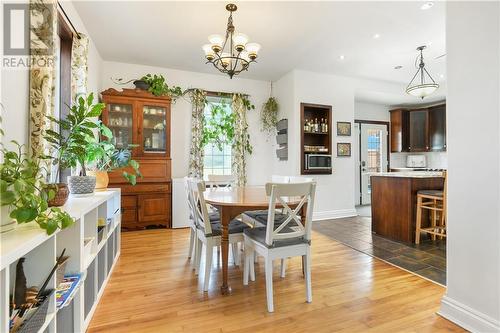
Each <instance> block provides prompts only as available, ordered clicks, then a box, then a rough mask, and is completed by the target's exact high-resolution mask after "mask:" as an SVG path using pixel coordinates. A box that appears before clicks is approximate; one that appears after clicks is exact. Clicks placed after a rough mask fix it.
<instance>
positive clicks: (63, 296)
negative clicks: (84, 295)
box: [56, 274, 84, 309]
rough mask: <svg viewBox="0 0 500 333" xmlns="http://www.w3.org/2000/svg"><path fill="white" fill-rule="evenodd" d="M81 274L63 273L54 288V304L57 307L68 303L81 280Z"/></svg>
mask: <svg viewBox="0 0 500 333" xmlns="http://www.w3.org/2000/svg"><path fill="white" fill-rule="evenodd" d="M83 280H84V279H83V277H82V274H71V275H65V276H64V279H63V281H62V282H61V284H59V286H57V289H56V306H57V308H58V309H60V308H63V307H65V306H66V305H68V304H69V303H70V302H71V300H72V299H73V296H74V295H75V293H76V291H77V290H78V288H79V287H80V284H81V283H82V281H83Z"/></svg>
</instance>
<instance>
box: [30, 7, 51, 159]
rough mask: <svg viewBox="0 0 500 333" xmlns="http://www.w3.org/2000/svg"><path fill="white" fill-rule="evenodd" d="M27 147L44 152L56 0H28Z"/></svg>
mask: <svg viewBox="0 0 500 333" xmlns="http://www.w3.org/2000/svg"><path fill="white" fill-rule="evenodd" d="M30 28H31V38H30V41H31V42H30V55H31V68H30V124H29V129H30V151H31V154H32V156H33V157H34V158H36V157H37V156H40V155H42V154H44V153H46V152H47V151H46V145H45V143H44V140H43V137H42V135H43V131H44V130H45V129H47V128H48V126H50V125H49V122H48V121H47V116H53V115H54V110H55V100H54V99H55V85H56V79H57V75H58V73H57V69H56V63H57V58H56V57H57V54H56V38H57V1H50V0H43V1H42V0H30Z"/></svg>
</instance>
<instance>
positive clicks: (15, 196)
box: [0, 141, 74, 235]
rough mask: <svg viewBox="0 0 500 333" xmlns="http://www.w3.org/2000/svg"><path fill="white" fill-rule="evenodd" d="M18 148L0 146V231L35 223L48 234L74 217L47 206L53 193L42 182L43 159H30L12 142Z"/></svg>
mask: <svg viewBox="0 0 500 333" xmlns="http://www.w3.org/2000/svg"><path fill="white" fill-rule="evenodd" d="M12 143H13V144H14V145H15V146H16V147H17V150H13V151H11V150H7V149H5V148H3V147H2V149H1V152H2V154H3V162H2V163H0V198H1V210H2V232H4V231H7V230H9V229H13V227H14V225H15V222H14V223H13V221H17V223H18V224H22V223H28V222H33V221H34V222H36V223H37V224H38V225H39V226H40V228H42V229H45V230H46V232H47V234H49V235H50V234H52V233H54V232H55V231H56V230H57V229H58V228H61V229H64V228H66V227H69V226H70V225H72V224H73V222H74V220H73V218H72V217H71V216H70V215H69V214H68V213H66V212H64V211H62V210H61V209H60V208H58V207H51V208H49V207H48V201H49V200H50V199H52V198H53V197H54V196H55V192H54V191H53V190H52V189H50V188H47V186H46V185H47V184H46V183H45V182H44V176H43V173H44V172H43V171H44V170H43V168H42V167H41V166H40V165H41V163H42V162H43V159H36V160H34V159H31V158H29V157H28V156H27V154H26V149H25V148H24V146H22V145H20V144H18V143H17V142H15V141H12Z"/></svg>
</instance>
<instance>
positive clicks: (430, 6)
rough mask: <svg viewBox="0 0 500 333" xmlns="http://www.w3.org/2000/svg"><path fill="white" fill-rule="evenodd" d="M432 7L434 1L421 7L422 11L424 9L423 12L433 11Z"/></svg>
mask: <svg viewBox="0 0 500 333" xmlns="http://www.w3.org/2000/svg"><path fill="white" fill-rule="evenodd" d="M432 6H434V2H432V1H428V2H426V3H424V4H423V5H422V6H421V7H420V9H422V10H427V9H431V8H432Z"/></svg>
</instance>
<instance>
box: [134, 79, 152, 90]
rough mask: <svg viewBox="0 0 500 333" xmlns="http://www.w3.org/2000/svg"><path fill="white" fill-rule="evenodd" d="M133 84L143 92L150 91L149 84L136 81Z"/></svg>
mask: <svg viewBox="0 0 500 333" xmlns="http://www.w3.org/2000/svg"><path fill="white" fill-rule="evenodd" d="M133 83H134V86H135V87H136V88H137V89H141V90H148V89H149V84H148V83H147V82H146V81H144V80H135V81H134V82H133Z"/></svg>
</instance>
